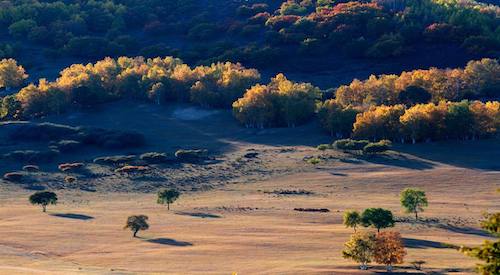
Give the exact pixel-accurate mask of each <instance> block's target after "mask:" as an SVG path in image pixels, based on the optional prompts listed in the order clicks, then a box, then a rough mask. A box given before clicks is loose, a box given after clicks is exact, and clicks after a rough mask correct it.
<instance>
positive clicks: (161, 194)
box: [157, 189, 181, 210]
mask: <svg viewBox="0 0 500 275" xmlns="http://www.w3.org/2000/svg"><path fill="white" fill-rule="evenodd" d="M180 195H181V193H179V191H177V190H176V189H164V190H160V191H158V200H157V202H158V203H159V204H167V209H168V210H170V204H171V203H173V202H174V201H175V200H177V199H178V198H179V196H180Z"/></svg>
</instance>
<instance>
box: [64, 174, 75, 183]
mask: <svg viewBox="0 0 500 275" xmlns="http://www.w3.org/2000/svg"><path fill="white" fill-rule="evenodd" d="M76 180H77V178H76V177H73V176H66V177H64V181H65V182H67V183H74V182H76Z"/></svg>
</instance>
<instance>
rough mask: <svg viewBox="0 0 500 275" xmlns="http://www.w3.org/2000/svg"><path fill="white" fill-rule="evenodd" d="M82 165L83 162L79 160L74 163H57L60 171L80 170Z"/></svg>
mask: <svg viewBox="0 0 500 275" xmlns="http://www.w3.org/2000/svg"><path fill="white" fill-rule="evenodd" d="M83 167H84V164H83V163H81V162H75V163H62V164H59V166H58V168H59V170H61V171H62V172H78V171H81V170H82V168H83Z"/></svg>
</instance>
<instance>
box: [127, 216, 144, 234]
mask: <svg viewBox="0 0 500 275" xmlns="http://www.w3.org/2000/svg"><path fill="white" fill-rule="evenodd" d="M148 219H149V218H148V216H146V215H137V216H136V215H133V216H130V217H128V219H127V224H125V227H123V229H127V228H129V229H130V230H131V231H132V232H134V238H135V237H136V236H137V232H139V230H148V229H149V224H148Z"/></svg>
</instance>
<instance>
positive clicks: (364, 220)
mask: <svg viewBox="0 0 500 275" xmlns="http://www.w3.org/2000/svg"><path fill="white" fill-rule="evenodd" d="M361 224H362V225H363V226H365V227H370V226H373V227H375V228H377V232H380V229H381V228H387V227H393V226H394V217H393V215H392V212H391V211H389V210H386V209H382V208H368V209H365V211H363V214H361Z"/></svg>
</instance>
